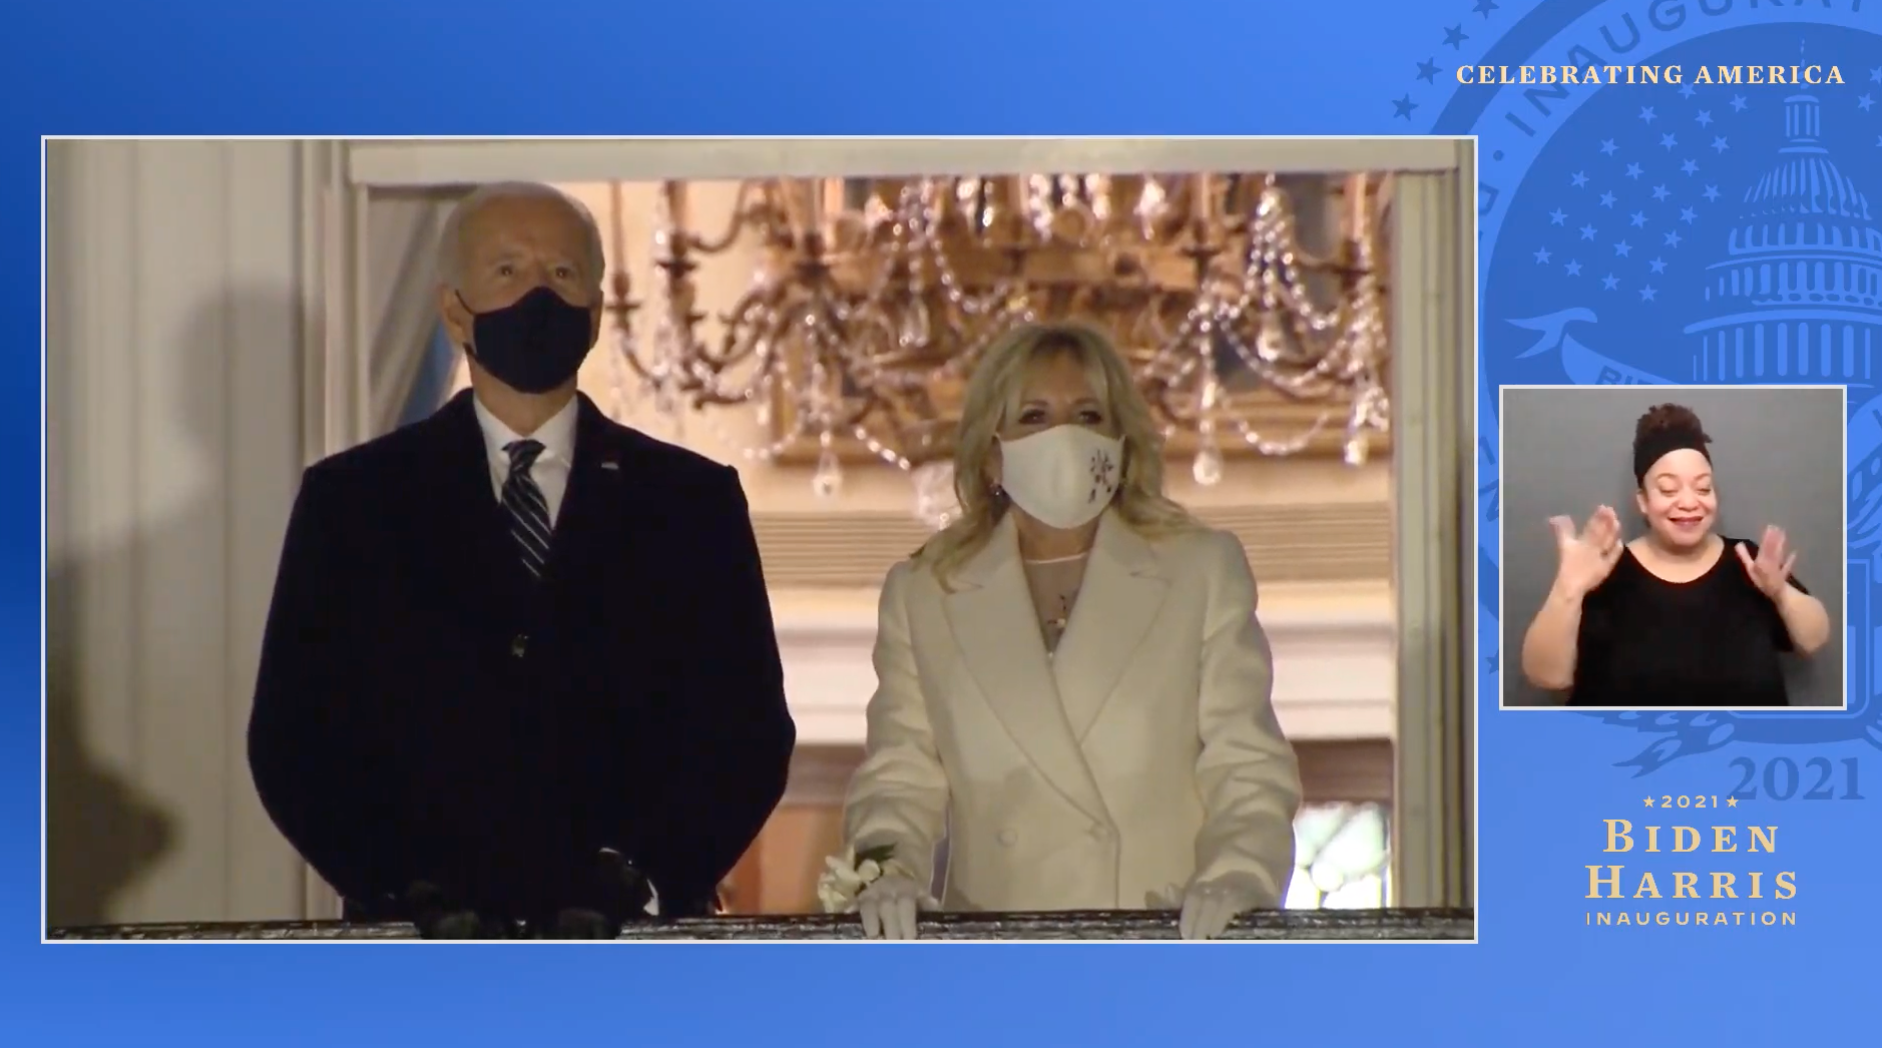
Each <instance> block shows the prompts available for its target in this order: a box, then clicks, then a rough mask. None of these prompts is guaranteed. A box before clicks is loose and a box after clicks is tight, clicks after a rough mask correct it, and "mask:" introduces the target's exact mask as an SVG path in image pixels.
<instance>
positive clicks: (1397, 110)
mask: <svg viewBox="0 0 1882 1048" xmlns="http://www.w3.org/2000/svg"><path fill="white" fill-rule="evenodd" d="M1417 108H1418V103H1416V102H1414V101H1412V100H1411V95H1410V94H1409V93H1407V94H1406V95H1405V97H1403V98H1400V99H1395V100H1394V101H1393V102H1392V115H1393V116H1395V117H1400V116H1402V117H1404V118H1405V119H1407V120H1410V119H1411V115H1412V110H1414V109H1417Z"/></svg>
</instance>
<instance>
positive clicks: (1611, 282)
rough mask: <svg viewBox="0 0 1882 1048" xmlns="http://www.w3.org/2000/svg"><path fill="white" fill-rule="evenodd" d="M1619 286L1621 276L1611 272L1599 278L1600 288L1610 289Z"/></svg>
mask: <svg viewBox="0 0 1882 1048" xmlns="http://www.w3.org/2000/svg"><path fill="white" fill-rule="evenodd" d="M1620 286H1621V278H1620V277H1617V276H1615V275H1614V274H1612V273H1609V274H1608V275H1607V276H1604V277H1602V278H1601V289H1602V290H1604V291H1612V290H1614V289H1615V288H1617V287H1620Z"/></svg>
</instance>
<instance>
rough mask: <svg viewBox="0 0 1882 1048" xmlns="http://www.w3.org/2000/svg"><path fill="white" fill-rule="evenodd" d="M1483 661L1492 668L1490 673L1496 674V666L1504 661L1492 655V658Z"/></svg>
mask: <svg viewBox="0 0 1882 1048" xmlns="http://www.w3.org/2000/svg"><path fill="white" fill-rule="evenodd" d="M1483 661H1484V662H1485V663H1486V664H1487V665H1488V666H1489V667H1490V672H1491V673H1495V672H1496V664H1497V663H1498V662H1500V661H1502V659H1501V656H1497V655H1491V656H1488V657H1486V658H1485V659H1484V660H1483Z"/></svg>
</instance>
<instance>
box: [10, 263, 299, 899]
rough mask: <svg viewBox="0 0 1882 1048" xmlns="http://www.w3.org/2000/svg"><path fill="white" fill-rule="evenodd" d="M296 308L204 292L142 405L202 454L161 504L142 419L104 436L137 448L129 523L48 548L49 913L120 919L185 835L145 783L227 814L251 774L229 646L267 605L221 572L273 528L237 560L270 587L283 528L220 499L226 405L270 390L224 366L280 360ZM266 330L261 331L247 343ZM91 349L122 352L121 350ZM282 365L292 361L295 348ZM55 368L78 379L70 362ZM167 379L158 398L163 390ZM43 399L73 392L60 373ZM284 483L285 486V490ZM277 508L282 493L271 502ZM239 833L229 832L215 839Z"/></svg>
mask: <svg viewBox="0 0 1882 1048" xmlns="http://www.w3.org/2000/svg"><path fill="white" fill-rule="evenodd" d="M301 315H302V313H301V308H300V306H299V304H298V303H297V302H295V301H293V300H292V299H291V297H290V296H287V295H284V294H282V293H280V292H279V291H278V290H261V289H232V290H231V291H229V292H228V293H226V294H225V295H223V296H220V297H219V298H217V299H215V300H212V301H209V302H206V303H204V304H203V306H202V308H201V309H199V310H198V311H197V312H196V313H195V315H194V316H193V317H192V319H191V322H190V324H189V325H188V327H187V329H186V331H185V332H184V340H183V342H182V343H180V344H179V345H178V346H177V347H175V349H174V350H173V354H172V357H171V365H172V367H173V368H174V369H175V370H174V371H173V373H172V375H171V376H170V379H169V381H170V387H169V389H170V390H171V391H173V392H168V393H164V392H159V393H157V394H156V396H157V398H158V402H156V403H147V404H146V405H145V406H144V407H143V410H144V411H145V412H146V413H147V414H146V417H156V418H161V417H162V413H164V412H175V419H176V425H177V427H178V429H179V430H180V431H181V433H182V434H183V439H182V440H181V441H179V442H177V443H176V444H174V445H172V448H174V451H173V452H172V453H173V454H177V455H179V456H186V457H187V458H188V460H189V461H190V462H196V463H202V464H203V467H202V468H201V469H200V470H199V471H198V472H197V473H196V474H195V475H194V476H193V477H190V474H189V473H188V472H187V469H188V463H179V464H178V465H179V466H180V467H181V469H182V472H181V475H182V476H185V477H190V480H189V481H187V483H188V485H189V488H188V491H187V493H186V494H185V495H184V497H182V498H181V499H178V500H175V501H174V502H172V503H165V502H164V501H163V499H162V496H163V495H164V494H165V492H164V491H162V490H161V488H160V487H159V488H158V489H157V490H155V491H153V490H151V489H149V488H144V487H142V486H141V485H142V484H144V483H149V484H152V485H164V484H166V483H168V482H170V481H171V480H172V479H174V478H173V475H172V470H170V469H168V468H163V467H159V468H155V469H153V468H151V467H150V463H149V459H148V458H147V457H144V456H147V455H148V454H149V452H147V451H140V450H139V447H140V443H139V442H140V441H141V440H143V439H145V435H144V434H143V433H141V432H140V433H139V434H138V435H137V438H136V439H132V440H127V441H125V442H123V443H122V444H121V445H120V446H118V447H113V448H109V449H106V451H105V454H106V455H109V456H114V457H115V456H121V455H137V456H138V459H137V460H136V461H135V462H134V464H133V469H132V470H130V471H128V472H127V475H128V476H130V477H132V478H133V480H132V483H133V485H137V486H136V487H134V488H133V492H132V493H129V494H131V496H132V497H134V498H136V499H137V500H138V503H139V508H138V510H137V512H136V515H134V516H133V515H126V516H125V517H124V518H121V519H127V520H129V521H130V523H129V524H128V526H125V527H118V528H115V529H111V530H108V531H103V530H101V531H95V532H94V533H92V534H90V535H87V536H84V537H73V538H68V540H67V542H66V543H65V550H64V555H63V557H62V559H61V560H59V561H57V562H54V563H49V564H48V565H47V573H48V574H47V620H46V643H47V667H46V685H47V695H46V758H45V759H46V881H47V883H46V917H47V920H48V922H49V923H50V924H52V925H55V926H57V925H78V924H94V923H109V922H113V921H122V920H125V919H127V917H126V913H125V906H126V902H127V900H126V893H127V891H129V890H131V889H132V888H134V887H135V886H136V885H138V883H139V882H140V881H141V880H142V879H144V878H145V877H147V876H148V875H149V874H150V872H151V871H152V870H153V869H154V868H155V867H156V866H157V865H158V864H159V863H160V862H161V861H163V860H165V859H166V858H169V857H171V856H172V855H173V854H174V852H175V850H176V849H177V848H178V847H179V845H180V844H181V840H182V829H183V826H182V823H183V821H184V819H183V813H180V812H177V811H173V810H166V808H165V807H164V805H163V803H161V802H160V801H159V800H158V799H156V798H155V797H154V796H153V795H152V793H151V792H149V791H148V787H151V786H155V787H156V788H157V789H161V790H162V791H163V792H165V793H177V792H180V793H183V794H185V795H192V796H204V795H210V796H221V797H223V798H225V799H224V803H223V810H222V811H221V812H211V813H193V814H194V818H195V819H198V820H214V819H218V818H220V819H223V820H224V825H227V826H231V827H233V826H234V825H236V824H237V822H238V819H237V817H236V813H238V812H239V811H240V808H239V805H238V802H239V801H241V800H242V799H243V791H246V790H251V789H252V786H251V785H250V784H249V782H248V781H247V772H246V767H247V760H246V753H245V752H244V751H243V748H242V741H241V740H242V734H241V728H242V727H243V726H245V725H246V722H247V713H248V708H249V703H250V700H251V697H252V689H253V687H254V678H253V673H254V666H255V660H256V657H257V655H258V651H238V650H231V648H230V645H231V644H235V645H240V646H245V647H246V646H253V647H257V648H258V646H259V642H260V637H261V617H260V615H258V614H254V615H251V614H250V613H249V608H248V605H249V604H250V603H251V601H250V600H249V599H245V597H244V596H243V590H242V589H238V587H237V585H233V584H232V583H233V582H236V580H235V579H234V578H233V577H232V574H231V573H232V572H233V571H235V570H236V561H235V557H236V556H237V555H239V553H238V551H240V550H245V549H248V548H250V547H252V546H253V545H254V544H256V543H260V542H264V541H266V542H269V543H272V545H270V546H268V547H267V548H268V549H269V551H270V555H269V557H268V558H267V559H268V560H269V562H270V563H269V566H268V568H266V569H256V568H252V567H251V568H250V569H249V570H251V571H253V570H266V571H268V577H267V579H266V580H265V581H258V580H254V579H252V578H246V577H245V581H244V582H243V583H242V585H243V587H244V588H247V587H252V586H254V585H257V584H259V585H262V586H264V587H267V588H271V587H272V581H273V576H272V554H273V553H274V552H278V549H279V542H280V539H281V536H280V535H279V534H270V535H264V534H263V531H264V529H265V530H268V531H278V530H279V529H278V528H276V527H275V526H274V524H273V523H272V521H273V517H272V516H271V517H270V518H269V520H270V523H267V524H250V525H248V526H247V529H246V530H244V525H243V523H242V514H241V513H239V512H237V511H235V509H234V508H233V506H234V504H233V503H232V502H231V500H230V498H229V494H230V493H229V491H228V484H229V480H228V477H229V474H230V472H231V470H230V469H229V465H230V464H231V463H232V462H233V461H235V460H237V459H239V458H240V457H241V456H242V455H243V454H244V452H242V451H240V450H238V449H236V448H234V447H233V446H232V442H231V440H230V429H231V426H230V425H229V421H230V420H231V419H233V418H235V417H237V413H238V412H244V411H247V412H255V411H266V410H270V409H271V407H272V406H271V405H263V404H253V403H251V404H246V405H243V404H237V403H236V402H235V401H234V400H233V399H232V398H233V397H234V396H235V395H236V394H235V392H234V390H238V389H241V388H242V385H241V384H240V383H237V382H235V381H233V379H232V376H235V375H239V374H240V373H241V371H242V370H243V363H242V359H241V358H243V357H246V358H247V359H248V360H249V361H267V360H268V358H269V357H270V356H273V357H274V358H275V360H274V361H269V362H268V363H266V364H257V365H255V366H257V367H262V368H265V369H268V370H274V369H278V368H279V367H281V366H282V365H281V364H279V363H278V362H277V361H278V360H279V355H280V354H282V353H283V352H291V348H292V345H293V343H292V342H289V343H287V344H285V345H283V344H274V340H275V339H276V338H278V337H281V336H284V335H287V334H289V333H292V332H295V331H298V330H299V323H300V317H301ZM263 341H267V342H269V343H271V344H267V345H262V344H256V343H260V342H263ZM225 348H226V353H225V352H224V350H225ZM54 351H55V352H57V347H54ZM96 366H101V367H113V366H130V361H129V354H128V353H126V354H124V357H123V358H122V359H120V360H116V361H111V360H106V361H99V362H98V363H97V365H96ZM287 366H288V367H291V368H294V369H295V375H296V377H297V378H298V368H299V362H298V360H295V361H292V362H290V363H289V364H288V365H287ZM65 378H66V382H67V383H68V384H69V383H70V382H71V381H73V379H72V377H71V376H70V375H69V373H68V374H67V375H66V377H65ZM48 380H49V381H52V380H53V376H51V375H49V376H48ZM297 385H298V381H297ZM225 390H226V391H229V392H227V394H226V395H225V394H224V391H225ZM165 396H168V397H169V398H170V400H171V402H170V403H163V402H162V399H161V398H164V397H165ZM49 399H50V401H51V403H53V404H62V403H69V399H68V396H67V395H66V393H65V391H61V390H56V389H55V390H54V391H53V395H52V396H51V397H50V398H49ZM62 432H66V433H69V432H70V424H69V423H68V424H67V425H66V426H64V427H61V426H58V425H56V424H55V425H53V426H51V427H49V439H54V440H56V439H59V435H60V434H61V433H62ZM73 450H76V449H67V451H66V453H65V454H63V455H58V456H55V457H56V458H57V459H58V460H59V461H60V462H61V466H60V467H59V468H60V469H61V470H62V472H64V473H65V474H66V476H68V477H70V476H73V475H74V474H73V473H72V471H73V470H75V469H77V468H79V465H78V463H77V462H75V461H74V459H73V457H72V454H71V452H72V451H73ZM251 450H252V449H251ZM162 453H163V452H159V454H162ZM263 453H264V454H265V452H263ZM164 465H165V466H167V465H168V464H167V463H166V464H164ZM288 465H289V468H292V466H295V465H298V462H294V463H290V464H288ZM146 476H148V477H150V479H149V480H148V481H145V480H144V479H143V478H145V477H146ZM293 484H294V482H293V481H292V480H289V481H288V482H287V483H286V484H285V485H284V487H285V489H286V490H287V491H288V492H289V493H290V495H291V492H292V490H293ZM82 486H83V485H81V484H77V483H73V482H71V481H69V480H68V481H64V482H61V483H59V484H57V486H56V488H55V490H62V491H64V492H66V494H65V496H64V497H65V498H66V499H67V500H70V499H71V498H72V497H73V494H74V493H76V492H75V489H82ZM68 505H69V503H68ZM73 508H78V509H80V510H81V511H82V507H70V508H68V509H67V510H66V512H65V513H64V514H63V516H64V518H65V519H66V520H68V521H73V522H74V523H78V522H79V521H78V520H76V519H75V517H82V512H81V514H79V515H75V514H74V513H73V512H72V509H73ZM146 513H148V514H150V516H148V517H147V516H145V514H146ZM285 515H286V507H285V506H284V507H281V510H280V518H281V519H282V520H285ZM252 556H253V557H254V560H253V561H250V562H249V563H251V564H252V563H254V562H255V561H259V560H260V559H261V556H260V554H259V553H256V554H253V555H252ZM217 558H220V563H216V562H215V561H216V559H217ZM205 590H208V592H205ZM251 592H252V590H251ZM225 595H226V596H225ZM262 599H263V600H264V601H265V599H266V598H265V596H264V597H263V598H262ZM263 607H264V608H265V604H264V605H263ZM248 619H253V621H247V620H248ZM87 643H90V644H92V645H95V647H93V648H89V649H88V648H87V647H86V645H87ZM103 739H109V740H114V743H115V744H114V745H112V746H110V750H111V751H113V752H114V753H117V754H124V755H126V756H125V757H122V758H118V757H114V758H112V759H111V760H110V761H107V760H106V759H104V758H102V757H101V756H100V755H99V750H100V748H101V747H100V746H99V740H103ZM113 761H128V762H129V764H130V766H128V767H126V766H123V765H122V764H121V763H113ZM192 777H200V778H194V779H192ZM233 777H239V778H240V781H238V782H230V781H228V780H229V779H230V778H233ZM205 778H207V779H209V780H211V781H210V782H208V783H205V782H204V781H203V780H204V779H205ZM233 843H234V842H233V841H232V840H227V839H225V843H224V847H225V850H227V849H228V848H229V847H230V845H232V844H233ZM198 864H199V865H204V864H202V863H200V860H198ZM214 865H215V867H217V868H219V869H221V870H223V871H228V875H230V876H233V875H236V872H235V871H236V870H237V869H239V868H240V856H233V855H219V856H216V857H215V859H214ZM229 887H230V886H229V885H226V884H223V885H216V884H205V885H202V886H201V887H200V888H199V889H196V890H198V891H201V892H202V893H203V899H202V900H200V901H194V900H184V901H178V902H176V903H174V904H173V902H172V901H171V900H167V899H166V900H165V902H164V908H165V909H166V910H171V909H178V910H179V912H177V913H175V914H170V913H165V914H158V915H146V914H142V913H139V914H137V917H138V918H139V919H169V918H170V917H172V916H174V917H175V918H176V919H192V918H195V917H197V916H199V914H195V913H184V912H181V911H182V910H198V909H201V908H203V907H205V906H209V905H210V902H211V901H212V897H211V895H210V893H213V892H218V891H220V892H221V893H222V894H223V895H225V896H226V895H227V894H228V892H229Z"/></svg>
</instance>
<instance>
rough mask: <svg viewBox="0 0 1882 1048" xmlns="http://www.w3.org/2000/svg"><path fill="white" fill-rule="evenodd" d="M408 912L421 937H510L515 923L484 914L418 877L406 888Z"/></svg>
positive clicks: (405, 901)
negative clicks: (418, 879) (417, 879)
mask: <svg viewBox="0 0 1882 1048" xmlns="http://www.w3.org/2000/svg"><path fill="white" fill-rule="evenodd" d="M404 903H405V912H407V913H409V914H411V917H412V923H413V924H415V925H417V926H418V937H419V938H421V939H509V938H513V937H514V934H513V933H514V926H513V925H512V924H510V923H509V922H507V921H503V920H499V919H497V918H494V917H491V916H489V915H487V914H480V913H478V912H477V911H476V910H475V909H472V908H471V907H470V906H469V905H468V904H467V903H465V902H464V901H463V900H460V899H455V898H453V897H452V896H451V895H450V893H448V892H446V891H445V890H444V888H442V887H440V886H439V885H437V884H434V883H432V882H431V881H414V882H412V885H411V887H409V888H407V889H406V891H405V899H404Z"/></svg>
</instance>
